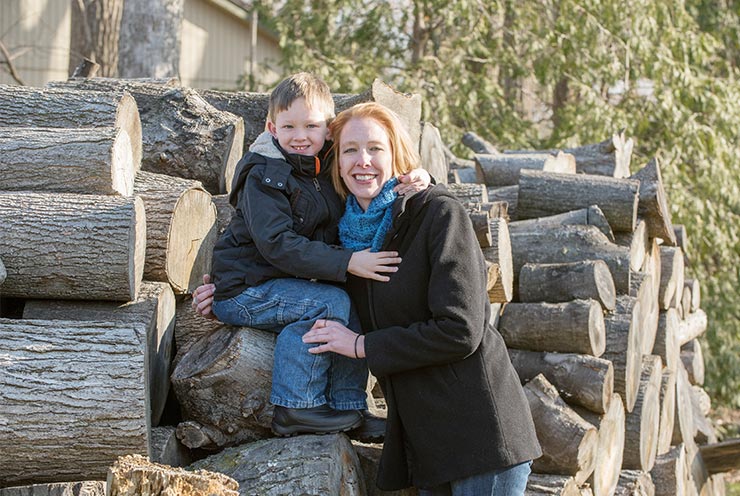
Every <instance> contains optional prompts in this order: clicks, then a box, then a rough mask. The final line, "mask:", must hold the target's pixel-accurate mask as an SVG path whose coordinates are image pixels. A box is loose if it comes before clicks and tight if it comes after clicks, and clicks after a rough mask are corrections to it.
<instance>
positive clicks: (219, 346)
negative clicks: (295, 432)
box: [171, 327, 277, 449]
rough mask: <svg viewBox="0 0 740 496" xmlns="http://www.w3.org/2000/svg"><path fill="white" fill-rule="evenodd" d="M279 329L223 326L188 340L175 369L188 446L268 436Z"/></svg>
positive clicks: (206, 446) (221, 444)
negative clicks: (185, 350)
mask: <svg viewBox="0 0 740 496" xmlns="http://www.w3.org/2000/svg"><path fill="white" fill-rule="evenodd" d="M276 337H277V335H276V334H274V333H272V332H269V331H260V330H256V329H250V328H247V327H224V328H222V329H218V330H216V331H215V332H213V333H210V334H208V335H206V336H204V337H203V338H201V339H200V340H198V341H197V342H196V343H194V344H193V345H191V346H190V349H189V350H188V352H187V353H186V354H185V355H184V356H183V357H182V358H181V359H180V361H179V363H178V364H177V367H175V370H174V372H173V373H172V377H171V379H172V387H173V389H174V391H175V394H176V395H177V399H178V401H179V402H180V409H181V411H182V417H183V419H184V422H183V423H181V424H180V425H179V426H178V432H177V437H178V438H180V440H181V441H182V442H183V444H185V446H187V447H189V448H204V449H218V448H223V447H224V446H230V445H234V444H239V443H242V442H245V441H255V440H258V439H264V438H266V437H270V436H271V435H272V434H271V432H270V423H271V421H272V411H273V406H272V405H271V404H270V402H269V399H270V389H271V387H272V363H273V353H274V350H275V339H276Z"/></svg>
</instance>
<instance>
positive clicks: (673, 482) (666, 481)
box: [650, 444, 688, 496]
mask: <svg viewBox="0 0 740 496" xmlns="http://www.w3.org/2000/svg"><path fill="white" fill-rule="evenodd" d="M650 476H651V477H652V479H653V483H654V484H655V496H678V495H680V494H686V492H685V491H686V482H687V479H688V473H687V468H686V447H685V446H684V445H683V444H678V445H676V446H674V447H673V448H671V450H670V451H669V452H668V453H666V454H664V455H660V456H659V457H657V459H656V460H655V466H653V468H652V469H651V470H650Z"/></svg>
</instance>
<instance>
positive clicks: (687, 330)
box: [677, 308, 707, 346]
mask: <svg viewBox="0 0 740 496" xmlns="http://www.w3.org/2000/svg"><path fill="white" fill-rule="evenodd" d="M706 330H707V314H706V312H704V310H702V309H701V308H700V309H698V310H697V311H696V312H691V313H690V314H688V315H687V316H686V317H685V318H684V319H683V320H682V321H681V322H679V323H678V334H677V339H678V345H679V346H683V345H685V344H686V343H688V342H689V341H691V340H692V339H696V338H698V337H699V336H701V335H703V334H704V332H705V331H706Z"/></svg>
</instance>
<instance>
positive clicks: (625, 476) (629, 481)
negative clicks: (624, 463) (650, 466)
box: [614, 470, 655, 496]
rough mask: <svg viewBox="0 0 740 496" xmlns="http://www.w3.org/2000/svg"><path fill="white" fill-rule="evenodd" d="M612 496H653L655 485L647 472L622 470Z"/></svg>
mask: <svg viewBox="0 0 740 496" xmlns="http://www.w3.org/2000/svg"><path fill="white" fill-rule="evenodd" d="M614 496H655V484H653V479H652V477H650V473H649V472H645V471H642V470H622V471H621V472H620V473H619V481H618V482H617V489H616V490H615V491H614Z"/></svg>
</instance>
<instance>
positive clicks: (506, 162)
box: [474, 151, 576, 187]
mask: <svg viewBox="0 0 740 496" xmlns="http://www.w3.org/2000/svg"><path fill="white" fill-rule="evenodd" d="M474 159H475V171H476V177H477V182H479V183H482V184H485V185H486V186H494V187H501V186H513V185H516V184H519V176H520V173H521V171H522V170H535V171H543V172H557V173H562V174H575V172H576V161H575V158H573V155H570V154H569V153H563V152H557V153H547V152H534V151H532V152H526V153H499V154H493V155H488V154H477V155H475V157H474Z"/></svg>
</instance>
